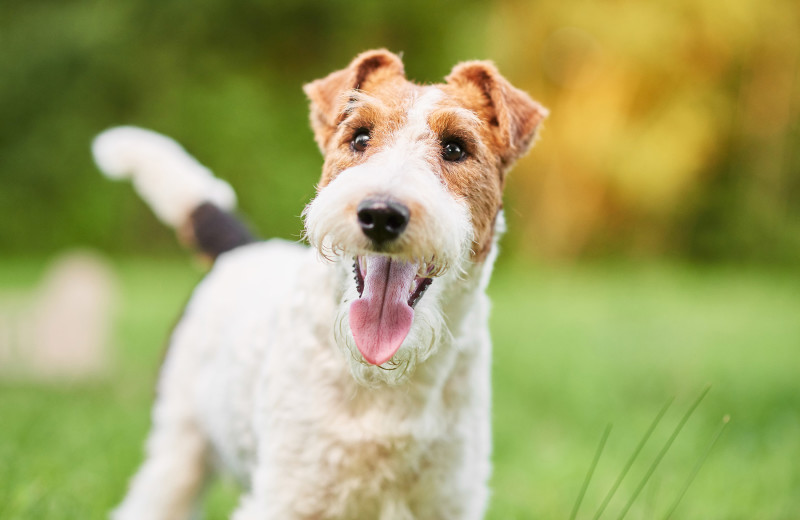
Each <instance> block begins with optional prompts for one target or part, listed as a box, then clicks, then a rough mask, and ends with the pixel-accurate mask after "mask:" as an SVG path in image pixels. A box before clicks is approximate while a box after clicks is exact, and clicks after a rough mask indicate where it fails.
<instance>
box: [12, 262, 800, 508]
mask: <svg viewBox="0 0 800 520" xmlns="http://www.w3.org/2000/svg"><path fill="white" fill-rule="evenodd" d="M115 265H116V267H117V270H118V273H119V275H120V278H121V282H122V300H123V302H122V308H121V310H120V312H119V315H118V319H117V327H116V330H117V334H116V345H115V363H114V370H113V373H112V374H111V375H110V376H108V377H107V378H103V379H101V380H96V381H93V382H84V383H81V384H71V385H63V384H62V385H41V384H39V385H35V384H32V383H20V382H13V383H12V382H0V519H36V520H38V519H51V518H52V519H58V520H60V519H72V518H75V519H82V520H85V519H95V518H97V519H100V518H103V517H104V515H105V513H106V511H108V509H110V508H111V507H112V505H113V504H114V503H115V502H117V501H118V500H119V499H120V497H121V496H122V494H123V492H124V488H125V485H126V480H127V479H128V477H129V476H130V474H131V473H132V472H133V470H134V468H135V467H136V465H137V464H138V462H139V461H140V458H141V445H142V441H143V439H144V436H145V432H146V430H147V427H148V411H149V406H150V403H151V401H152V398H153V395H154V390H153V388H154V383H155V378H156V374H157V367H158V362H159V359H160V357H161V354H162V350H163V347H164V344H165V339H166V334H167V331H168V330H169V328H170V326H171V325H172V323H174V321H175V319H176V318H177V316H178V315H179V313H180V309H181V306H182V304H183V302H185V300H186V298H187V297H188V294H189V292H190V290H191V287H192V286H193V285H194V283H196V281H197V280H198V279H199V278H200V276H201V273H200V272H199V271H198V270H197V269H195V268H193V267H192V266H191V265H190V263H189V262H188V261H182V260H169V261H167V260H146V259H139V260H127V261H121V262H117V263H116V264H115ZM42 268H43V262H41V261H22V260H7V259H6V260H2V261H0V288H2V289H4V290H8V289H14V290H17V289H20V288H24V287H26V286H29V285H31V284H33V283H34V281H35V280H36V278H37V277H38V276H39V275H40V274H41V270H42ZM490 292H491V294H492V298H493V301H494V307H493V318H492V335H493V337H494V343H495V356H494V365H493V373H494V436H495V437H494V444H495V449H494V464H495V471H494V478H493V480H492V489H493V497H492V502H491V507H490V512H489V515H488V518H490V519H494V520H512V519H566V518H569V517H570V513H571V512H572V510H573V506H574V504H575V499H576V497H577V496H578V493H579V491H580V489H581V487H582V484H583V482H584V477H585V475H586V472H587V470H588V469H589V467H590V465H591V463H592V461H593V458H594V456H595V451H596V447H597V445H598V443H599V441H600V439H601V436H602V435H603V432H604V430H605V429H606V427H607V425H608V424H612V428H611V431H610V435H609V437H608V441H607V442H606V444H605V449H604V451H603V453H602V455H601V456H600V459H599V462H598V464H597V467H596V470H595V471H594V475H593V478H592V480H591V482H590V483H589V486H588V488H587V491H586V495H585V498H584V500H583V503H582V505H581V508H580V510H579V511H578V515H577V518H580V519H584V518H586V519H589V518H593V517H594V513H595V512H596V511H597V508H598V506H599V504H600V503H601V502H602V501H603V498H604V497H605V495H606V492H607V491H608V490H609V489H610V488H611V487H612V485H613V484H614V482H615V480H616V479H617V477H618V475H619V474H620V472H621V471H622V469H623V468H624V467H625V466H626V463H627V461H628V459H629V457H630V455H631V453H632V452H633V450H634V448H635V447H636V445H637V444H638V443H639V441H640V439H642V437H643V435H644V434H645V432H646V431H647V430H648V427H649V426H650V425H651V424H652V423H653V420H654V418H655V417H656V415H657V414H658V413H659V411H660V410H662V409H663V408H664V406H665V404H666V403H667V402H669V401H670V400H672V401H671V402H672V404H671V406H670V407H669V408H668V409H667V410H666V412H665V414H664V416H663V419H662V421H661V422H660V423H659V424H658V425H657V427H656V428H655V430H654V431H653V434H652V436H651V437H650V439H649V441H648V442H647V443H646V444H645V445H644V447H643V449H642V450H641V453H640V455H639V457H638V459H637V460H636V461H635V462H634V464H633V466H632V467H631V469H630V471H629V473H628V475H627V477H626V478H625V479H624V480H623V481H622V484H621V485H620V487H619V490H618V491H617V493H616V495H615V497H614V498H613V500H611V501H610V503H609V505H608V507H607V509H606V510H605V514H604V515H603V518H619V517H620V514H621V512H622V511H623V510H626V509H627V507H628V506H627V502H628V501H629V499H630V498H631V497H633V496H634V495H635V494H636V490H637V488H638V487H639V484H640V482H641V481H642V478H643V476H644V475H645V474H646V473H647V472H648V469H649V468H650V466H651V463H652V461H653V460H655V459H656V458H657V457H658V456H659V453H660V452H661V451H662V448H663V447H664V446H665V444H666V443H667V441H668V438H669V437H670V435H671V434H672V432H673V431H674V430H675V428H676V427H677V426H678V425H679V422H680V421H681V418H682V417H683V416H684V414H685V413H686V411H687V410H688V409H689V408H690V406H691V405H692V403H693V402H694V401H695V400H696V399H697V397H698V396H699V395H700V394H701V392H703V390H704V389H705V388H706V387H707V385H709V384H710V385H711V389H710V391H709V392H708V394H707V396H706V397H705V399H704V400H703V401H702V402H701V403H700V404H699V406H698V407H697V409H696V411H695V412H694V414H693V415H692V416H691V417H690V418H689V419H688V421H686V422H685V426H684V427H683V428H682V430H680V432H679V434H678V435H677V438H676V440H675V441H674V443H673V444H672V445H671V447H670V448H669V450H668V451H666V453H665V454H664V456H663V459H661V462H660V465H658V467H657V468H655V471H654V472H653V473H652V477H651V478H649V480H648V482H647V484H646V485H645V486H644V487H643V488H642V490H641V493H639V494H638V498H637V499H636V500H635V501H634V502H633V504H632V506H631V507H630V509H629V511H628V512H627V516H626V517H625V518H631V519H636V518H638V519H659V518H663V517H664V515H665V514H666V513H667V512H668V511H669V510H670V509H672V505H673V503H674V501H675V500H676V499H677V497H678V496H679V495H680V494H681V491H682V490H683V488H684V487H685V484H686V482H687V479H689V477H690V475H691V474H692V473H693V471H694V469H695V467H696V465H697V464H698V461H700V460H701V459H702V458H703V457H704V456H705V455H706V453H707V449H708V446H709V444H710V443H711V442H712V439H713V438H714V437H715V435H716V434H717V433H718V432H719V430H720V427H721V425H722V424H723V422H722V418H723V417H724V416H726V415H729V416H730V423H729V424H728V426H727V428H726V429H725V430H724V431H723V432H722V435H721V436H720V437H719V440H718V442H717V443H716V445H715V446H714V447H713V449H712V450H711V452H710V454H708V457H707V459H706V460H705V464H704V465H703V466H702V468H700V470H699V472H698V473H697V475H696V478H695V479H694V480H693V482H692V483H691V485H690V486H689V488H688V491H687V492H686V494H685V495H684V496H683V499H682V501H681V502H680V504H679V505H678V507H677V509H675V512H674V514H673V515H672V518H684V519H703V520H706V519H726V520H728V519H739V518H741V519H754V518H756V519H775V520H778V519H786V520H789V519H797V518H800V275H798V274H797V273H792V272H789V271H770V270H766V269H733V268H719V267H717V268H706V267H691V266H681V265H674V264H667V265H665V264H652V263H643V264H630V263H629V264H608V265H576V266H569V267H559V268H555V267H543V266H535V267H533V266H522V265H512V264H504V265H501V266H500V268H499V269H498V270H497V274H496V276H495V278H494V280H493V282H492V285H491V289H490ZM235 496H236V494H235V489H234V488H233V486H232V485H231V484H229V483H224V482H223V483H218V484H216V485H215V486H214V487H213V488H212V492H211V494H210V496H209V498H208V504H207V509H208V511H209V512H208V514H207V518H208V519H212V520H213V519H223V518H226V517H227V516H226V515H227V513H228V512H229V511H230V509H231V508H232V507H233V505H234V504H235ZM143 520H147V519H143Z"/></svg>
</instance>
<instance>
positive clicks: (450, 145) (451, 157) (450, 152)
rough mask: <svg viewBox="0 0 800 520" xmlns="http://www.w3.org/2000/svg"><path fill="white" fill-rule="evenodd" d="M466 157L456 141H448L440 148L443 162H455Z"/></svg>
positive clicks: (465, 153)
mask: <svg viewBox="0 0 800 520" xmlns="http://www.w3.org/2000/svg"><path fill="white" fill-rule="evenodd" d="M466 156H467V152H465V151H464V147H463V146H462V145H461V143H459V142H458V141H448V142H446V143H444V145H443V146H442V158H443V159H444V160H445V161H451V162H456V161H460V160H462V159H463V158H464V157H466Z"/></svg>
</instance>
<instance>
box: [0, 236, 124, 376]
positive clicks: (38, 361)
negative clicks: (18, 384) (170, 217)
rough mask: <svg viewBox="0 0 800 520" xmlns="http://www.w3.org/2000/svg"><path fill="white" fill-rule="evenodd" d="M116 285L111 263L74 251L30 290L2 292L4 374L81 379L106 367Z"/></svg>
mask: <svg viewBox="0 0 800 520" xmlns="http://www.w3.org/2000/svg"><path fill="white" fill-rule="evenodd" d="M117 293H118V284H117V280H116V277H115V275H114V273H113V271H112V270H111V267H110V266H109V265H108V262H106V261H105V260H103V259H102V258H100V257H99V256H98V255H96V254H93V253H89V252H86V251H70V252H67V253H64V254H62V255H59V256H58V257H56V259H54V260H53V262H52V263H51V264H50V266H49V268H48V269H47V271H46V273H45V275H44V276H43V278H42V280H41V282H40V283H39V286H38V287H36V288H35V289H33V290H32V291H31V292H30V293H28V294H23V295H20V294H17V295H16V297H14V296H12V295H0V298H2V300H3V303H2V305H0V374H2V375H3V376H4V377H11V378H17V377H21V378H33V379H77V378H82V377H89V376H97V375H100V374H102V373H103V372H104V371H105V369H106V368H107V367H108V362H109V345H110V342H111V331H112V320H113V315H114V307H115V305H116V301H117Z"/></svg>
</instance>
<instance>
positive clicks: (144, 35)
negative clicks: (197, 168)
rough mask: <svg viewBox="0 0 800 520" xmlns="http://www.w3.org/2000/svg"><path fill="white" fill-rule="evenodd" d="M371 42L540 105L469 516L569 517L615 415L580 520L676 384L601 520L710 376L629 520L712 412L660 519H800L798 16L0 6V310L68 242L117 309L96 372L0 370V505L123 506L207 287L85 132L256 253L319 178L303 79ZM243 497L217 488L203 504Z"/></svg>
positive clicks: (509, 195)
mask: <svg viewBox="0 0 800 520" xmlns="http://www.w3.org/2000/svg"><path fill="white" fill-rule="evenodd" d="M375 47H386V48H388V49H390V50H392V51H395V52H398V53H402V54H403V57H404V61H405V63H406V70H407V73H408V76H409V77H410V78H412V79H415V80H418V81H420V82H435V81H440V80H441V79H442V78H443V77H444V76H445V75H446V74H447V73H448V72H449V70H450V68H451V67H452V66H453V65H454V64H455V63H457V62H458V61H461V60H466V59H476V58H479V59H492V60H494V61H495V62H496V63H497V65H498V67H499V69H500V71H501V72H502V73H503V74H504V75H505V76H506V77H507V78H508V79H509V80H510V81H511V82H512V83H513V84H514V85H516V86H518V87H520V88H523V89H524V90H527V91H528V92H530V93H531V95H532V96H533V97H534V98H536V99H537V100H539V101H540V102H542V103H543V104H544V105H545V106H547V107H548V108H550V109H551V116H550V118H549V119H548V120H547V122H546V124H545V128H544V130H543V132H542V133H541V139H540V141H539V142H538V144H537V145H536V147H535V149H534V151H533V152H532V153H531V154H530V155H529V156H528V157H526V158H525V159H523V160H522V161H520V163H519V164H518V165H517V167H516V168H515V169H514V171H513V172H512V174H511V177H510V179H509V185H508V189H507V192H506V214H507V218H508V221H509V232H508V234H507V235H506V237H504V239H503V241H502V249H503V254H502V255H501V258H500V262H499V265H498V269H497V274H496V276H495V278H494V281H493V283H492V286H491V289H490V292H491V296H492V298H493V300H494V314H493V321H492V332H493V337H494V341H495V352H496V356H495V361H494V366H493V370H494V376H495V387H494V388H495V396H494V410H495V412H494V417H495V425H494V426H495V456H494V457H495V458H494V462H495V475H494V478H493V482H492V487H493V499H492V505H491V509H490V513H489V518H491V519H494V520H507V519H535V518H547V519H549V518H566V517H568V516H569V513H570V511H571V509H572V507H573V505H574V502H575V497H576V496H577V494H578V490H579V488H580V485H581V482H582V479H583V476H584V473H585V472H586V470H587V468H588V467H589V464H590V462H591V460H592V457H593V451H594V449H595V445H596V443H597V442H598V441H599V439H600V435H601V433H602V431H603V429H604V427H605V425H606V423H609V422H613V423H614V429H613V430H612V433H611V437H610V438H609V441H608V444H607V447H606V451H605V453H604V455H603V457H602V458H601V460H600V464H599V465H598V468H597V471H596V474H595V476H594V478H593V480H592V483H591V485H590V486H589V490H588V491H587V497H586V501H585V503H584V506H583V507H582V509H581V512H580V513H581V514H579V515H578V518H591V517H592V513H594V512H595V511H596V509H597V506H598V504H600V502H601V501H602V498H603V496H604V494H605V492H606V491H607V490H608V489H609V488H610V487H611V485H612V484H613V481H614V479H615V478H616V476H617V475H618V474H619V472H620V471H621V470H622V468H623V467H624V466H625V463H626V461H627V459H628V456H629V455H630V452H631V451H632V450H633V448H634V446H635V445H636V444H637V443H638V442H639V439H640V438H641V436H642V435H643V434H644V431H645V430H646V428H647V426H648V424H649V423H650V421H651V420H652V418H653V417H654V416H655V415H656V413H657V412H658V411H659V409H660V408H661V407H662V405H663V403H664V402H665V401H666V400H667V399H669V398H670V397H672V396H674V397H675V398H676V401H675V404H674V405H673V408H672V409H670V411H669V412H668V413H667V415H666V416H665V418H664V422H663V423H662V425H660V426H659V428H657V429H656V431H655V433H654V435H653V439H652V440H651V442H650V443H648V444H647V445H646V447H645V449H644V450H643V452H642V456H641V457H640V459H639V460H638V461H637V463H636V464H635V465H634V467H633V468H632V470H631V475H630V476H629V477H628V478H627V479H626V480H625V481H624V482H623V485H622V487H621V488H620V491H619V492H618V494H617V497H616V498H615V499H614V501H612V503H611V505H610V506H609V510H608V511H607V515H606V517H616V515H618V513H619V512H620V511H621V510H623V508H624V505H625V502H626V501H627V500H628V498H630V497H632V496H633V494H634V493H635V488H636V484H637V482H638V481H639V480H640V479H641V478H642V476H643V475H644V474H645V472H646V470H647V467H648V465H649V463H650V461H651V460H653V459H654V457H655V456H656V454H657V452H658V450H659V449H660V447H661V446H662V445H663V443H664V442H666V439H667V438H668V436H669V434H670V430H671V428H673V427H674V426H675V424H676V423H677V422H678V421H679V419H680V415H681V414H682V413H683V411H684V410H685V409H686V408H687V407H688V406H689V404H690V403H691V402H692V400H693V399H694V398H695V396H696V395H697V394H699V392H700V391H701V389H702V388H703V387H704V386H705V385H706V384H707V383H712V385H713V387H712V390H711V393H710V394H709V396H708V397H707V398H706V400H705V401H704V403H703V404H701V406H700V407H699V408H698V411H697V412H696V413H695V415H694V416H693V417H692V419H691V420H690V421H689V422H688V423H687V425H686V427H685V428H684V430H683V431H682V432H681V433H680V436H679V437H678V439H677V441H676V442H675V444H674V445H673V447H672V448H671V449H670V451H669V452H668V454H667V456H666V457H665V458H664V461H663V462H662V464H661V466H660V467H659V468H658V471H657V472H656V473H655V474H654V476H653V478H652V479H651V480H650V482H649V484H648V485H647V486H646V487H645V488H644V491H643V492H642V494H641V495H640V497H639V498H638V499H637V502H636V504H635V506H634V508H633V509H631V512H630V513H629V514H628V516H627V518H641V519H650V518H661V517H662V515H664V514H665V512H666V511H668V510H669V508H670V505H671V503H672V501H673V500H674V499H675V498H676V497H677V496H678V495H679V491H680V490H681V488H682V486H683V484H684V482H685V481H686V479H687V478H688V476H689V475H690V473H691V470H692V468H693V467H694V465H695V464H696V463H697V461H698V460H699V459H700V458H701V457H702V455H703V453H704V450H705V449H706V446H707V445H708V443H709V442H710V441H711V438H712V436H713V434H714V432H715V431H717V428H718V427H719V425H720V424H721V423H720V421H721V418H722V417H723V415H725V414H730V415H731V423H730V426H729V427H728V429H727V430H726V431H725V433H724V434H723V436H722V437H721V440H720V442H719V444H718V445H717V446H716V447H715V448H714V451H713V452H712V453H711V456H710V457H709V459H708V461H707V462H706V465H705V467H703V469H702V470H701V471H700V473H699V474H698V477H697V479H696V480H695V481H694V482H693V483H692V485H691V486H690V488H689V492H688V493H687V495H686V496H685V498H684V499H683V501H682V503H681V505H680V507H679V508H678V509H677V510H676V513H675V515H674V516H673V518H696V519H709V518H720V519H738V518H741V519H753V518H759V519H761V518H764V519H786V520H790V519H797V518H800V465H798V464H797V461H798V460H800V272H799V271H798V263H799V262H800V125H798V120H800V76H799V74H800V4H798V3H797V2H795V1H790V0H777V1H773V2H769V3H765V2H758V1H755V0H699V1H697V0H695V1H692V0H674V1H670V2H666V1H662V2H640V1H633V0H628V1H624V0H623V1H609V2H601V1H588V0H587V1H575V2H559V1H557V0H541V1H522V0H499V1H493V2H484V1H475V0H462V1H458V2H456V1H451V0H443V1H435V2H434V1H430V0H426V1H421V0H408V1H405V2H360V3H354V2H342V1H339V0H329V1H326V2H312V1H310V0H298V1H294V2H277V1H274V0H265V1H262V2H235V1H227V2H226V1H222V0H196V1H194V2H187V1H170V0H167V1H164V0H161V1H155V0H140V1H133V0H116V1H114V2H103V1H99V0H57V1H56V0H50V1H48V0H40V1H36V2H32V1H23V0H3V2H2V3H0V211H2V216H3V222H2V224H0V296H3V295H4V294H8V293H20V292H24V291H30V290H32V288H33V287H34V286H35V285H36V283H37V281H38V280H39V279H40V278H41V276H42V273H43V272H44V270H45V266H46V264H47V261H48V259H49V258H51V257H52V255H54V254H56V253H57V252H59V251H61V250H63V249H65V248H72V247H75V246H82V247H90V248H94V249H96V250H99V251H102V252H104V253H105V254H107V255H108V256H109V257H110V258H111V259H112V263H113V265H114V267H115V270H116V272H117V273H118V275H119V277H120V281H121V289H122V290H121V296H122V308H121V310H120V312H119V317H118V320H117V325H116V328H115V332H114V339H115V346H116V350H115V363H114V364H113V367H112V370H111V373H110V374H109V375H107V376H105V377H101V378H99V379H95V380H91V381H75V382H72V383H64V382H61V383H57V382H56V383H42V382H24V381H19V380H6V381H0V424H1V425H2V426H0V518H2V519H5V518H9V519H17V518H25V519H29V518H30V519H41V518H54V519H62V518H81V519H85V518H103V517H104V513H105V511H107V510H108V509H109V508H110V507H111V506H112V504H114V503H115V502H117V501H118V500H119V499H120V497H121V495H122V493H123V492H124V488H125V482H126V479H127V478H128V477H129V475H130V474H131V473H132V472H133V470H134V468H135V467H136V465H137V464H138V462H139V461H140V457H141V445H142V441H143V439H144V435H145V433H146V430H147V426H148V409H149V406H150V403H151V402H152V398H153V395H154V394H153V385H154V381H155V378H156V373H157V372H156V367H157V366H158V362H159V359H160V355H161V351H162V348H163V344H164V342H165V340H166V337H167V333H168V330H169V327H170V326H171V324H172V323H174V320H175V319H176V317H177V316H178V315H179V313H180V309H181V305H182V304H183V303H184V302H185V301H186V299H187V297H188V295H189V293H190V291H191V288H192V286H193V285H194V284H195V283H196V282H197V281H198V280H199V279H200V277H201V276H202V270H201V269H198V268H197V267H193V266H191V263H190V261H189V260H187V259H185V258H184V256H185V254H184V253H183V252H181V251H180V249H179V247H178V246H177V244H176V242H175V239H174V237H173V235H172V233H171V232H170V231H168V230H166V229H165V228H164V227H163V226H162V225H161V224H160V223H158V222H157V221H156V219H155V218H154V217H153V216H152V215H151V214H150V212H149V210H148V209H147V208H146V207H145V205H144V204H143V203H142V202H141V201H140V200H139V199H138V198H137V197H136V196H135V195H134V194H133V191H132V190H131V188H130V186H127V185H124V184H114V183H110V182H107V181H105V180H104V179H102V178H101V176H100V175H99V174H98V172H97V170H96V168H95V167H94V165H93V164H92V162H91V157H90V154H89V144H90V142H91V139H92V137H93V136H94V135H96V134H97V133H98V132H100V131H102V130H103V129H105V128H107V127H109V126H114V125H119V124H135V125H140V126H144V127H148V128H152V129H154V130H157V131H159V132H162V133H165V134H167V135H170V136H172V137H174V138H176V139H177V140H178V141H180V142H181V143H182V144H184V145H185V146H186V148H187V149H188V150H189V151H190V152H191V153H193V154H194V155H195V156H196V157H197V158H198V159H199V160H200V161H201V162H203V163H204V164H206V165H207V166H209V167H210V168H211V169H212V170H213V171H215V172H216V174H217V175H219V176H220V177H222V178H224V179H226V180H228V181H229V182H230V183H231V184H232V185H233V186H234V188H235V189H236V190H237V192H238V195H239V201H240V202H239V207H240V210H241V211H242V213H243V214H244V215H245V216H246V217H247V219H248V220H249V221H250V222H251V223H252V225H253V227H254V228H256V229H257V230H258V231H259V232H260V234H261V235H262V236H266V237H272V236H278V237H283V238H287V239H291V240H296V239H298V238H299V236H300V232H301V222H300V219H299V215H300V212H301V211H302V208H303V206H304V205H305V204H306V203H307V202H308V200H309V199H310V198H311V196H312V195H313V193H314V183H315V181H316V179H317V177H318V175H319V170H320V166H321V164H322V158H321V156H320V154H319V152H318V150H317V148H316V146H315V144H314V142H313V139H312V135H311V131H310V130H309V128H308V122H307V120H308V115H307V102H306V100H305V98H304V96H303V94H302V91H301V88H300V87H301V85H302V84H303V83H305V82H308V81H311V80H313V79H316V78H319V77H322V76H324V75H326V74H327V73H329V72H331V71H333V70H336V69H339V68H342V67H344V66H345V65H346V64H347V63H348V62H349V60H350V59H351V58H352V57H353V56H355V55H356V54H357V53H359V52H361V51H363V50H365V49H369V48H375ZM2 310H3V309H2V306H0V311H2ZM2 317H3V315H2V313H0V318H2ZM2 326H3V322H2V320H0V328H2ZM0 332H2V330H0ZM0 336H2V335H0ZM0 339H2V337H0ZM235 494H236V492H235V490H234V489H233V488H232V487H231V486H230V485H225V484H223V485H218V486H215V487H214V488H213V489H212V493H211V496H210V499H209V509H210V513H209V516H208V517H209V518H211V519H221V518H225V517H226V514H227V512H228V511H229V510H230V509H231V507H232V505H233V504H234V503H235Z"/></svg>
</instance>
